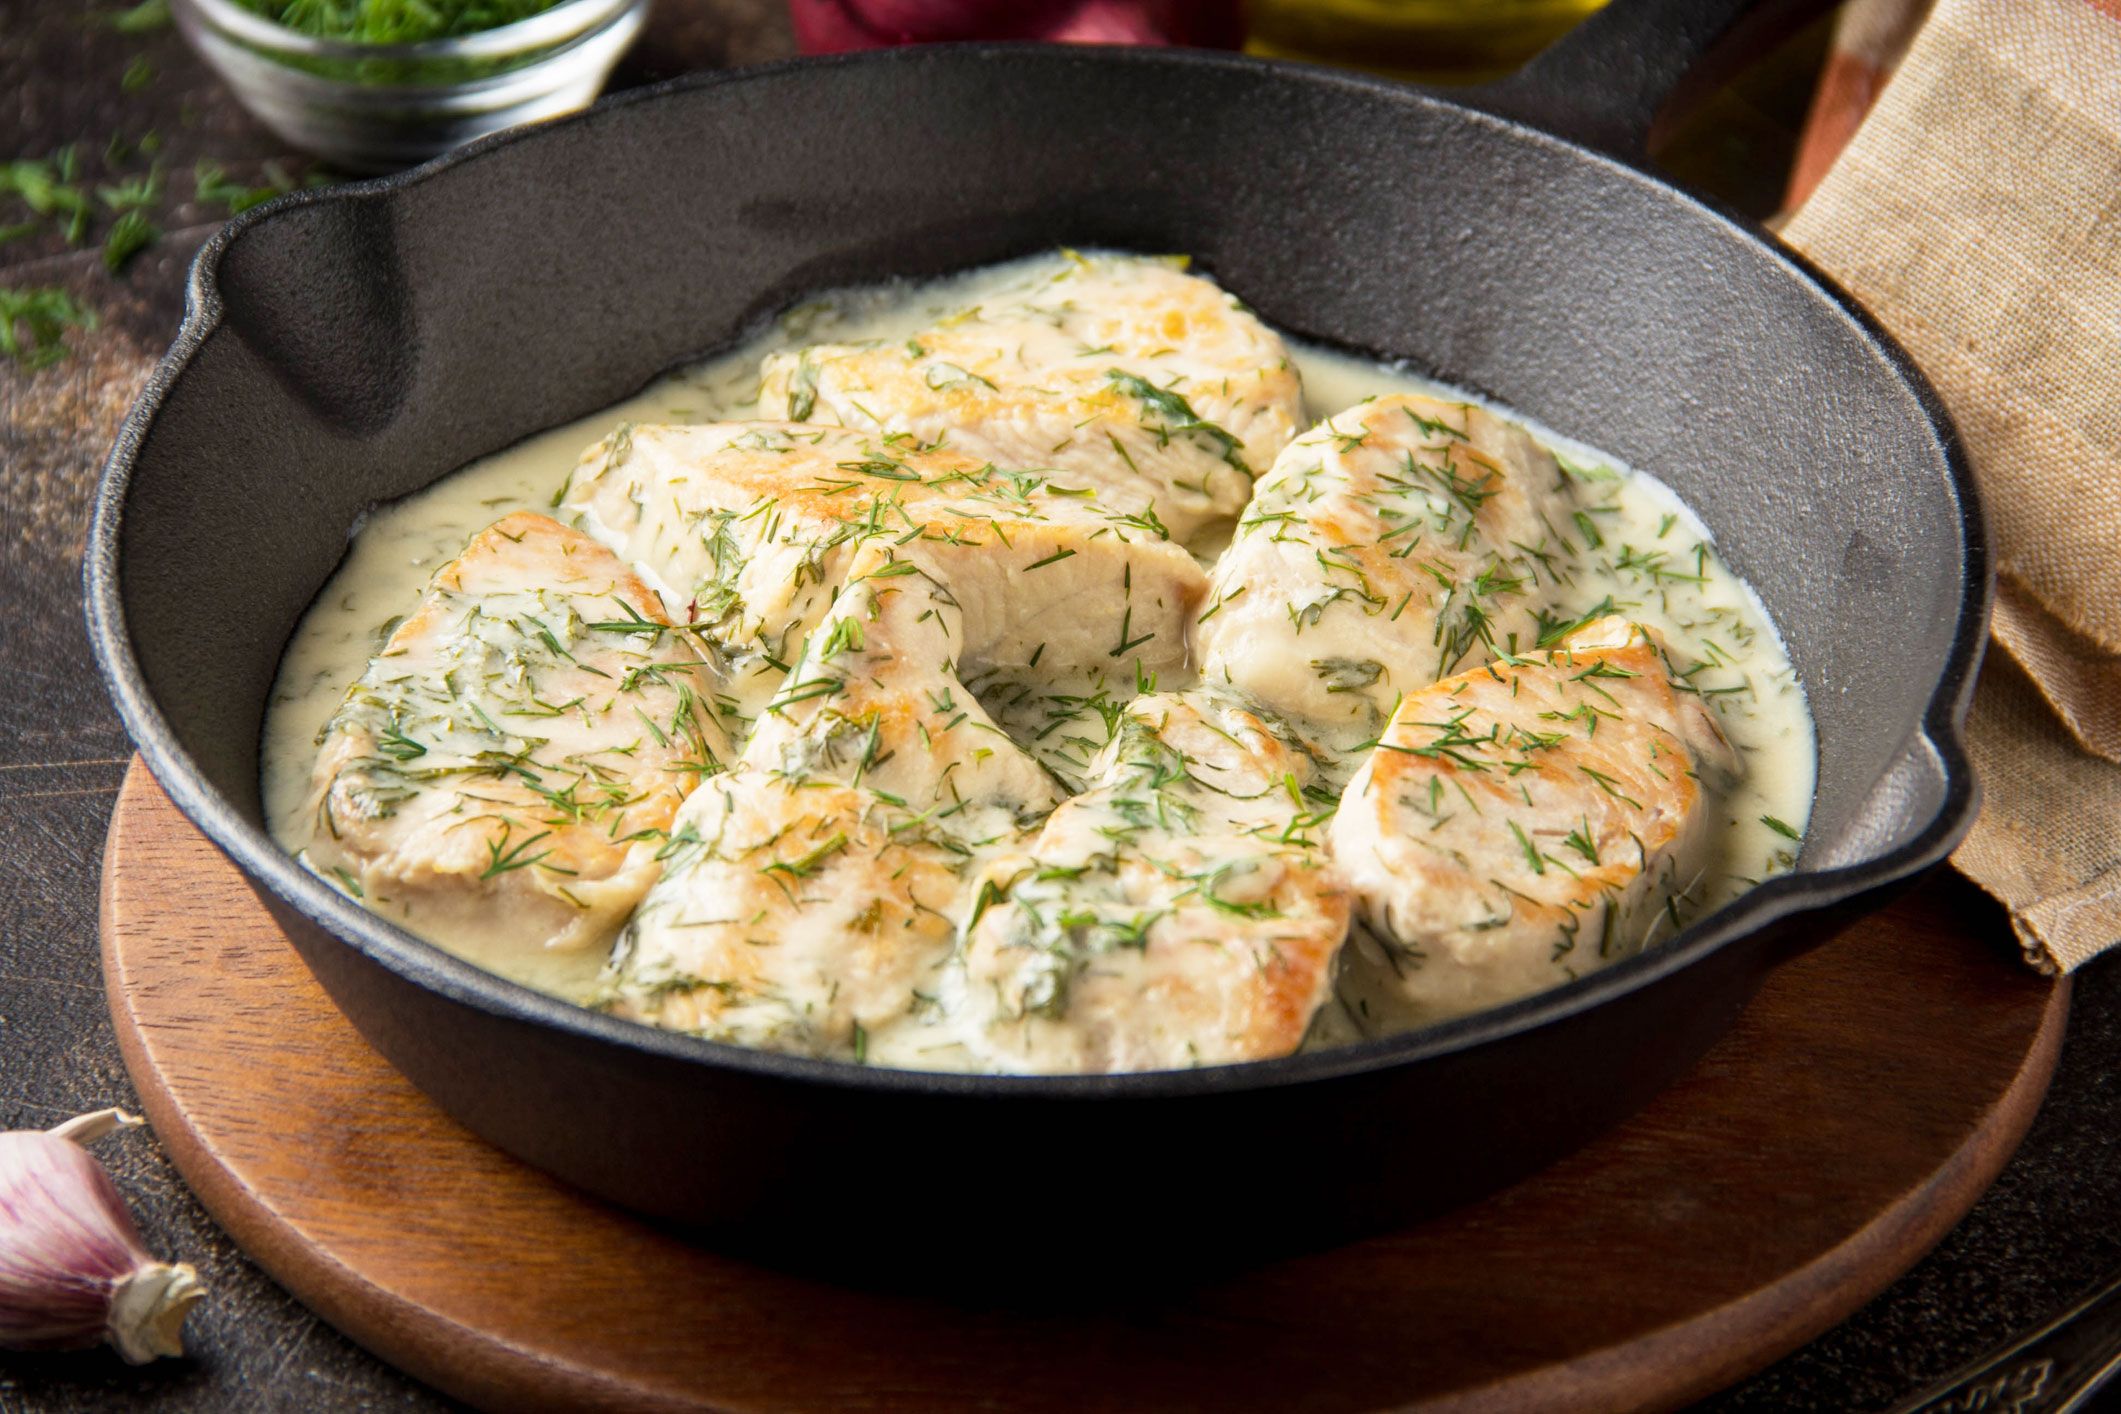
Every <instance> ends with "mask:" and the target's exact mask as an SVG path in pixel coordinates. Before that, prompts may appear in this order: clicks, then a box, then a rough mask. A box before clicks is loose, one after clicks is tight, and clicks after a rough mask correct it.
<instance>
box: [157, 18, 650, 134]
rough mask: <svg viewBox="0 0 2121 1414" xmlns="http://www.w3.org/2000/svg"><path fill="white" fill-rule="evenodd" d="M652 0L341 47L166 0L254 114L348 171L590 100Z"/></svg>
mask: <svg viewBox="0 0 2121 1414" xmlns="http://www.w3.org/2000/svg"><path fill="white" fill-rule="evenodd" d="M648 5H649V0H565V3H562V4H559V5H555V6H553V7H552V8H551V9H549V10H546V11H543V12H541V13H539V14H536V15H532V16H531V17H530V18H529V19H526V20H519V21H517V22H516V23H514V24H511V25H503V26H501V27H500V28H497V29H490V30H484V31H481V32H480V33H477V34H468V35H461V36H459V37H457V38H454V39H437V40H428V41H424V42H422V43H418V44H349V43H346V42H344V41H340V40H330V39H318V38H315V37H313V36H310V35H306V34H302V33H299V32H298V31H295V30H292V29H289V28H287V27H286V26H284V25H280V24H276V23H274V22H273V21H271V20H268V19H266V18H265V17H264V16H262V15H259V14H257V13H256V12H254V11H251V10H246V9H244V8H243V7H242V6H240V5H238V4H236V3H234V0H171V5H170V9H171V11H172V13H173V14H174V16H175V18H176V21H177V27H178V28H179V29H180V30H182V31H183V33H184V37H185V39H186V40H188V41H189V42H190V43H191V46H192V48H194V49H196V50H197V51H198V52H199V53H200V55H201V56H202V57H204V58H205V60H206V62H207V63H208V64H210V65H211V66H212V67H213V68H214V70H215V72H217V73H219V74H220V75H221V77H222V79H223V80H224V81H226V83H227V84H228V86H229V88H230V89H231V90H233V91H234V93H235V95H236V98H237V100H238V101H239V102H241V103H242V105H243V106H244V107H245V108H247V109H248V110H250V113H251V114H252V116H254V117H255V118H257V119H258V121H259V122H261V123H263V124H265V126H266V127H268V128H270V129H272V131H273V132H274V133H276V134H277V135H278V136H279V137H280V138H281V139H283V140H284V141H286V142H287V143H289V144H291V145H292V146H294V147H297V148H299V149H301V150H302V151H304V152H308V153H310V154H312V155H314V156H317V157H321V158H323V159H324V160H325V161H326V162H328V163H330V164H331V165H332V166H334V167H338V168H341V169H343V170H346V171H354V172H384V171H391V170H393V169H396V168H399V167H406V166H410V165H412V164H413V163H416V162H424V161H426V160H427V159H428V158H430V157H433V156H436V155H437V154H439V153H443V152H446V151H448V150H449V149H450V148H452V147H455V146H457V145H458V144H460V143H465V142H469V141H471V140H472V139H473V138H475V137H483V136H484V135H485V134H487V133H490V132H496V131H498V130H500V129H502V128H506V127H513V126H514V125H515V124H517V123H529V122H535V121H537V120H539V119H541V118H551V117H556V116H557V115H559V114H561V113H569V112H573V111H574V110H575V109H577V108H581V107H583V106H585V105H587V104H588V103H589V102H590V101H591V100H593V99H594V98H595V97H596V96H597V93H598V91H599V90H601V89H602V88H603V86H604V80H605V79H606V78H607V77H609V76H610V73H611V67H612V65H613V64H615V63H617V62H618V59H619V56H620V55H621V54H623V53H624V52H625V51H626V46H627V45H629V44H631V43H632V42H633V39H634V36H635V35H637V34H639V33H640V29H641V25H642V23H643V21H645V20H646V18H647V15H648Z"/></svg>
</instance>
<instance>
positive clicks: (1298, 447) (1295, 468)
mask: <svg viewBox="0 0 2121 1414" xmlns="http://www.w3.org/2000/svg"><path fill="white" fill-rule="evenodd" d="M1571 510H1572V507H1571V505H1570V503H1569V499H1568V491H1567V485H1566V481H1565V478H1564V477H1563V476H1562V474H1561V471H1560V469H1559V467H1558V466H1557V464H1556V463H1555V460H1554V458H1553V457H1552V456H1551V455H1550V454H1549V453H1548V452H1547V451H1546V450H1545V449H1544V448H1542V447H1540V446H1539V444H1538V443H1536V442H1534V441H1533V440H1532V438H1531V437H1530V436H1529V435H1528V434H1527V433H1526V432H1525V431H1524V430H1523V429H1522V428H1520V427H1516V426H1513V425H1512V424H1510V423H1508V422H1505V421H1504V420H1503V419H1501V418H1499V417H1496V416H1495V415H1493V414H1492V413H1489V412H1487V411H1485V410H1484V409H1481V408H1477V407H1472V406H1469V405H1467V404H1464V403H1447V402H1442V401H1439V400H1438V399H1435V398H1429V397H1422V396H1419V395H1415V394H1395V395H1393V396H1391V397H1384V398H1376V399H1373V400H1371V401H1369V402H1365V403H1358V404H1357V405H1355V406H1354V407H1352V408H1349V409H1348V410H1347V411H1345V412H1343V413H1340V414H1339V415H1338V416H1336V417H1333V418H1330V419H1328V420H1327V421H1325V422H1323V423H1320V424H1319V425H1318V426H1317V427H1315V428H1313V429H1312V430H1311V431H1309V432H1307V433H1305V434H1304V435H1303V436H1302V437H1300V438H1298V439H1297V440H1296V441H1295V442H1294V443H1292V444H1291V445H1290V447H1289V449H1288V450H1287V451H1285V452H1283V453H1282V454H1281V457H1280V459H1279V460H1277V461H1276V462H1275V463H1274V469H1273V470H1272V471H1271V472H1270V473H1269V474H1268V475H1267V476H1266V477H1265V478H1263V479H1262V480H1261V482H1260V484H1259V489H1258V490H1257V491H1255V492H1254V493H1253V496H1252V502H1251V504H1250V505H1249V506H1248V507H1246V509H1245V514H1244V518H1243V519H1242V520H1241V521H1240V522H1239V523H1238V528H1237V533H1236V537H1235V539H1234V540H1233V541H1232V542H1231V545H1230V548H1229V549H1228V550H1226V551H1225V552H1224V553H1223V555H1222V558H1221V559H1220V560H1218V561H1217V562H1216V565H1215V572H1214V576H1213V584H1212V587H1211V590H1210V594H1209V599H1208V607H1207V609H1206V610H1205V611H1204V612H1203V613H1202V614H1201V619H1200V624H1199V628H1198V630H1197V633H1196V643H1197V647H1198V651H1199V655H1200V661H1201V677H1202V679H1203V680H1204V681H1207V682H1217V683H1229V684H1232V685H1234V686H1236V687H1240V688H1243V689H1245V690H1246V691H1248V692H1251V693H1252V694H1254V695H1255V696H1257V697H1258V698H1259V699H1260V700H1261V701H1263V702H1265V703H1267V704H1269V705H1270V706H1272V707H1274V708H1275V709H1277V710H1279V711H1281V712H1285V713H1288V714H1289V715H1291V716H1293V717H1298V718H1304V719H1309V720H1311V721H1313V722H1316V723H1318V724H1320V725H1321V726H1323V727H1325V728H1327V729H1328V730H1330V731H1333V732H1334V733H1335V734H1336V735H1338V736H1339V737H1341V738H1342V744H1343V745H1345V744H1347V742H1349V741H1354V740H1370V739H1374V738H1375V736H1376V734H1377V731H1378V729H1379V728H1381V727H1382V726H1383V725H1384V721H1385V718H1386V717H1387V716H1388V715H1389V714H1390V712H1391V710H1392V704H1393V703H1394V702H1395V701H1397V700H1398V698H1399V697H1400V695H1401V694H1403V693H1411V692H1414V691H1416V690H1417V689H1419V688H1423V687H1426V686H1428V685H1429V684H1430V683H1432V682H1434V681H1436V680H1437V679H1438V678H1441V677H1443V676H1444V675H1445V674H1447V673H1451V672H1454V671H1457V670H1459V669H1461V668H1465V667H1469V666H1473V665H1477V664H1480V663H1484V662H1486V661H1488V659H1490V658H1491V657H1493V656H1495V655H1496V654H1497V653H1501V652H1519V653H1522V652H1529V651H1531V650H1532V649H1533V648H1534V647H1536V646H1540V645H1539V644H1538V639H1539V635H1540V622H1541V621H1540V620H1539V619H1538V617H1537V610H1538V608H1539V607H1540V606H1541V605H1542V604H1543V603H1545V602H1547V601H1549V600H1550V599H1551V598H1552V597H1553V595H1554V591H1555V588H1556V586H1557V585H1558V584H1562V583H1566V582H1567V577H1568V575H1569V573H1570V569H1571V559H1572V557H1573V556H1574V554H1575V553H1576V549H1577V547H1576V545H1575V542H1573V541H1571V540H1570V539H1569V537H1568V534H1567V532H1566V531H1565V529H1564V527H1567V526H1569V525H1570V519H1569V517H1570V514H1571Z"/></svg>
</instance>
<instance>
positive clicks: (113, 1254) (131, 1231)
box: [0, 1110, 206, 1365]
mask: <svg viewBox="0 0 2121 1414" xmlns="http://www.w3.org/2000/svg"><path fill="white" fill-rule="evenodd" d="M139 1123H140V1121H139V1120H138V1119H135V1118H134V1117H132V1116H131V1115H128V1114H126V1113H125V1112H124V1111H123V1110H98V1111H96V1112H95V1113H94V1114H85V1115H82V1116H80V1117H79V1118H77V1119H71V1120H68V1121H67V1122H66V1123H65V1124H62V1125H60V1126H59V1127H58V1128H57V1129H52V1130H46V1131H43V1132H41V1133H40V1132H39V1131H37V1130H33V1129H32V1130H16V1131H13V1132H11V1133H5V1134H0V1349H10V1350H71V1349H75V1348H77V1347H81V1346H89V1345H94V1344H95V1343H96V1342H97V1341H99V1340H108V1341H109V1342H110V1343H111V1344H112V1345H114V1346H116V1347H117V1350H118V1353H119V1354H120V1355H122V1356H124V1357H125V1359H126V1360H127V1361H129V1362H130V1363H132V1364H135V1365H144V1364H146V1363H147V1362H148V1361H150V1360H152V1359H154V1358H155V1357H156V1356H157V1355H182V1354H183V1353H184V1347H183V1344H182V1342H181V1340H180V1339H179V1332H180V1331H181V1329H182V1327H183V1325H184V1316H185V1313H186V1312H187V1311H189V1310H190V1309H191V1308H192V1305H193V1304H194V1303H195V1302H197V1301H198V1300H199V1299H200V1298H201V1297H203V1296H205V1295H206V1288H205V1287H203V1286H201V1285H200V1284H199V1274H198V1273H197V1272H195V1271H193V1270H192V1269H191V1267H190V1266H188V1265H186V1264H185V1263H182V1262H179V1263H177V1264H175V1265H170V1264H167V1263H163V1262H157V1261H156V1260H155V1259H154V1258H152V1257H150V1256H148V1254H147V1250H146V1249H145V1248H144V1247H142V1246H141V1245H140V1232H139V1229H138V1228H136V1227H134V1226H133V1220H132V1215H131V1214H129V1213H128V1212H126V1210H125V1200H124V1199H123V1198H121V1197H120V1196H119V1195H118V1188H117V1185H116V1184H114V1183H112V1182H111V1181H110V1175H109V1174H107V1173H105V1172H104V1171H103V1166H102V1165H101V1164H98V1163H97V1162H96V1161H95V1160H94V1159H92V1158H90V1157H89V1153H88V1151H87V1150H86V1149H84V1148H82V1147H81V1146H82V1144H84V1143H86V1142H88V1141H89V1140H92V1139H97V1138H100V1137H102V1136H103V1135H105V1134H108V1133H110V1132H111V1131H112V1130H114V1129H122V1128H125V1127H128V1126H130V1125H135V1124H139Z"/></svg>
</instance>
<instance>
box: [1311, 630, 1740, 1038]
mask: <svg viewBox="0 0 2121 1414" xmlns="http://www.w3.org/2000/svg"><path fill="white" fill-rule="evenodd" d="M1737 769H1738V762H1737V757H1736V755H1735V753H1734V752H1733V751H1732V750H1731V748H1730V746H1729V744H1728V743H1727V742H1726V741H1725V740H1724V738H1723V734H1722V732H1721V730H1720V729H1719V728H1718V726H1717V725H1716V721H1715V717H1714V714H1713V713H1711V712H1710V711H1709V710H1708V708H1707V707H1706V706H1705V705H1704V704H1703V703H1702V701H1701V699H1700V698H1699V697H1698V696H1696V695H1694V694H1691V693H1688V692H1684V691H1681V690H1677V689H1676V688H1675V678H1674V677H1673V674H1672V672H1671V669H1670V666H1669V665H1668V664H1667V662H1666V661H1665V658H1664V655H1663V653H1662V651H1661V650H1660V648H1659V647H1658V645H1657V644H1656V643H1655V642H1654V641H1652V640H1651V639H1650V638H1649V637H1648V636H1647V635H1646V634H1644V633H1643V632H1642V631H1641V630H1640V629H1637V628H1635V627H1634V626H1633V625H1631V624H1628V623H1627V622H1626V621H1625V620H1622V619H1618V618H1609V619H1604V620H1601V621H1599V622H1597V623H1595V624H1592V625H1590V626H1589V627H1587V628H1585V629H1583V630H1581V631H1579V632H1577V633H1576V634H1574V635H1572V636H1571V637H1570V638H1569V639H1568V640H1567V642H1566V643H1565V644H1564V645H1563V646H1562V647H1560V648H1557V649H1556V650H1554V651H1553V652H1551V653H1547V654H1539V655H1535V656H1531V657H1523V658H1512V659H1507V660H1500V661H1497V662H1495V663H1493V664H1490V665H1489V666H1487V667H1484V668H1478V669H1475V670H1474V671H1472V672H1467V673H1460V674H1458V675H1457V676H1455V677H1451V678H1447V679H1445V680H1444V681H1442V682H1439V683H1436V684H1434V685H1433V686H1430V687H1427V688H1423V689H1421V690H1420V691H1417V692H1413V693H1409V694H1408V696H1407V698H1406V700H1405V701H1404V702H1402V703H1401V704H1400V706H1399V710H1398V712H1396V713H1395V714H1394V715H1393V718H1392V722H1391V725H1390V726H1389V727H1388V728H1387V729H1386V731H1385V733H1384V736H1383V738H1382V739H1381V740H1380V742H1379V743H1378V746H1377V749H1376V751H1375V752H1374V753H1373V754H1372V755H1371V756H1370V758H1369V760H1368V761H1367V762H1366V763H1365V764H1364V765H1363V767H1362V769H1361V770H1360V771H1358V772H1357V773H1356V775H1355V778H1354V780H1353V781H1352V782H1350V783H1349V786H1348V788H1347V791H1346V793H1345V794H1344V795H1343V796H1342V798H1341V802H1340V809H1339V811H1338V812H1337V813H1336V814H1335V815H1334V817H1333V824H1332V829H1331V834H1330V839H1331V845H1332V851H1333V858H1334V862H1335V864H1336V865H1337V866H1338V868H1339V870H1340V872H1341V874H1342V875H1343V876H1344V877H1345V878H1346V879H1347V880H1348V882H1349V885H1350V886H1351V887H1352V888H1353V890H1354V892H1355V894H1356V897H1357V900H1358V909H1359V913H1360V918H1361V922H1362V924H1363V925H1365V926H1364V927H1362V928H1359V929H1358V930H1357V933H1356V936H1355V938H1354V939H1353V940H1352V941H1351V942H1350V944H1349V947H1348V950H1347V953H1346V955H1345V957H1344V959H1343V963H1342V968H1343V981H1342V988H1341V992H1342V997H1343V999H1344V1000H1345V1001H1347V1003H1348V1005H1349V1007H1350V1010H1351V1011H1352V1012H1353V1013H1354V1015H1355V1017H1356V1019H1357V1021H1358V1022H1359V1023H1362V1024H1365V1025H1366V1029H1370V1030H1373V1031H1376V1030H1389V1029H1398V1028H1400V1027H1403V1026H1405V1025H1408V1024H1415V1023H1420V1022H1427V1021H1435V1020H1439V1019H1442V1018H1444V1017H1449V1016H1456V1015H1459V1014H1461V1013H1464V1012H1469V1011H1474V1010H1477V1009H1479V1008H1482V1007H1488V1006H1494V1005H1497V1004H1499V1003H1502V1002H1505V1001H1509V1000H1511V999H1513V998H1516V997H1521V996H1525V995H1528V994H1530V993H1532V992H1537V991H1541V990H1543V989H1545V988H1548V987H1553V986H1558V985H1559V984H1561V983H1563V982H1567V981H1570V980H1573V979H1574V978H1577V977H1580V976H1583V975H1584V974H1586V973H1588V972H1591V971H1593V970H1595V969H1597V968H1600V967H1603V966H1605V965H1606V964H1607V963H1609V962H1612V961H1614V960H1615V959H1617V958H1621V957H1625V956H1627V955H1629V954H1631V953H1633V952H1636V951H1637V950H1639V949H1640V948H1641V947H1642V946H1643V944H1644V942H1645V940H1646V939H1648V938H1649V937H1651V936H1653V935H1654V934H1655V932H1656V931H1657V930H1658V928H1659V927H1660V926H1667V927H1668V926H1670V919H1671V912H1670V910H1672V909H1673V908H1674V907H1675V904H1676V901H1677V900H1678V899H1679V898H1680V896H1681V895H1682V894H1684V892H1685V891H1686V890H1687V888H1688V887H1689V886H1690V885H1691V884H1692V883H1693V881H1694V878H1695V874H1696V872H1697V871H1698V869H1699V867H1700V853H1701V849H1702V847H1703V845H1704V844H1705V843H1706V839H1707V836H1708V833H1709V830H1710V826H1711V821H1710V819H1709V815H1710V807H1709V801H1708V798H1707V797H1706V795H1705V794H1704V792H1703V789H1702V783H1703V778H1704V777H1706V778H1708V779H1709V780H1710V781H1712V782H1714V781H1717V780H1718V779H1719V778H1723V779H1727V778H1729V777H1730V776H1732V775H1733V774H1734V773H1735V772H1736V771H1737Z"/></svg>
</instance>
